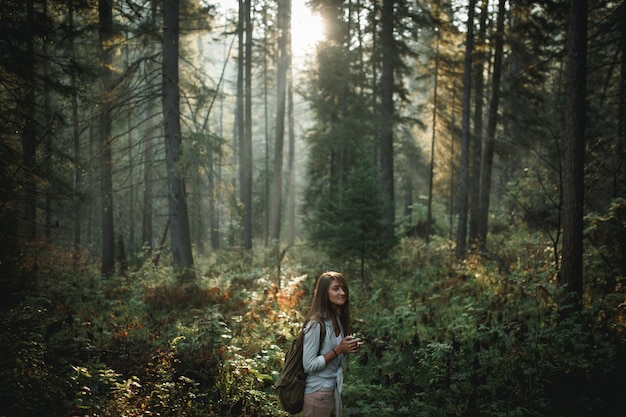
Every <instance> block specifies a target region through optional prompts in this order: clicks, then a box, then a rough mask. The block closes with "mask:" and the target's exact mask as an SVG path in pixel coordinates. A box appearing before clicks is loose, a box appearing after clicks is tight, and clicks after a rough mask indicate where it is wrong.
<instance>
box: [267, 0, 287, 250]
mask: <svg viewBox="0 0 626 417" xmlns="http://www.w3.org/2000/svg"><path fill="white" fill-rule="evenodd" d="M290 9H291V0H281V1H280V3H279V6H278V31H279V33H280V37H279V39H278V71H277V75H276V80H277V93H276V121H275V129H276V131H275V136H274V172H273V180H272V198H271V200H270V242H271V244H272V245H276V247H277V246H278V245H279V241H280V224H281V207H282V187H283V182H282V178H283V148H284V142H285V109H286V98H287V71H288V69H289V55H288V53H287V40H288V39H287V38H288V34H289V26H290V25H289V22H290V17H291V16H290V15H291V10H290Z"/></svg>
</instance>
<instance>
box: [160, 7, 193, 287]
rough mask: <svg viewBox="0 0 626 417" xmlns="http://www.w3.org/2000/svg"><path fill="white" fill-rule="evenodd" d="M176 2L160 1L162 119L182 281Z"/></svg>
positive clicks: (187, 238)
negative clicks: (161, 28)
mask: <svg viewBox="0 0 626 417" xmlns="http://www.w3.org/2000/svg"><path fill="white" fill-rule="evenodd" d="M178 13H179V0H164V1H163V23H164V25H163V120H164V129H163V132H164V134H165V159H166V163H167V178H168V201H169V218H170V240H171V249H172V261H173V265H174V268H175V270H176V274H177V276H178V278H179V279H180V280H181V281H190V280H192V279H193V278H194V271H193V266H194V265H193V254H192V250H191V233H190V229H189V217H188V210H187V196H186V191H185V180H184V177H183V173H182V170H181V168H180V161H181V159H182V156H183V155H182V134H181V128H180V91H179V82H178V79H179V78H178V40H179V16H178Z"/></svg>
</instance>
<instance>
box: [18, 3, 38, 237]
mask: <svg viewBox="0 0 626 417" xmlns="http://www.w3.org/2000/svg"><path fill="white" fill-rule="evenodd" d="M26 15H27V20H28V24H29V26H30V27H34V19H35V9H34V4H33V0H28V1H27V2H26ZM26 35H27V39H26V50H27V53H26V59H25V62H24V63H23V67H24V70H25V77H26V78H27V80H28V87H27V91H26V94H25V96H24V102H23V108H22V120H23V128H22V163H23V165H24V170H25V184H24V190H23V192H24V201H23V204H24V206H23V210H24V211H23V212H24V227H25V238H26V240H28V241H34V240H36V239H37V185H36V179H35V169H36V165H37V138H36V134H37V133H36V131H35V123H34V121H33V120H32V117H33V115H34V114H35V80H34V74H35V39H34V33H33V32H32V31H29V32H28V33H27V34H26Z"/></svg>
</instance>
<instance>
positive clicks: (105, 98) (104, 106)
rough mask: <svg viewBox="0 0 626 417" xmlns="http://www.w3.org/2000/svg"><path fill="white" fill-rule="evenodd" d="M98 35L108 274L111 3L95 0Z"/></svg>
mask: <svg viewBox="0 0 626 417" xmlns="http://www.w3.org/2000/svg"><path fill="white" fill-rule="evenodd" d="M98 16H99V23H100V25H99V34H100V54H101V58H100V59H101V64H100V127H99V139H100V155H101V156H100V176H101V180H100V181H101V183H100V184H101V191H100V194H101V196H102V212H101V215H102V265H101V273H102V275H103V276H105V277H110V276H111V275H113V273H114V272H115V228H114V224H113V162H112V149H111V147H112V143H111V142H112V139H113V138H112V136H111V125H112V114H111V113H112V109H111V105H112V104H111V95H112V94H113V79H112V78H113V74H112V73H111V66H112V61H113V59H112V50H111V40H112V39H113V2H112V0H99V1H98Z"/></svg>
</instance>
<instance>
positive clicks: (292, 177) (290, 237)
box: [287, 19, 297, 246]
mask: <svg viewBox="0 0 626 417" xmlns="http://www.w3.org/2000/svg"><path fill="white" fill-rule="evenodd" d="M290 21H291V19H290ZM289 28H290V30H289V32H290V36H289V44H288V46H287V50H288V54H289V57H290V58H291V57H292V47H291V45H292V44H291V24H290V25H289ZM287 80H288V87H287V120H288V125H287V126H288V129H289V130H288V137H289V154H288V156H287V169H288V170H289V187H288V201H287V245H288V246H293V245H294V243H295V240H296V189H297V187H296V134H295V127H294V123H295V121H294V108H293V66H292V65H291V64H290V65H289V72H288V75H287Z"/></svg>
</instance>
